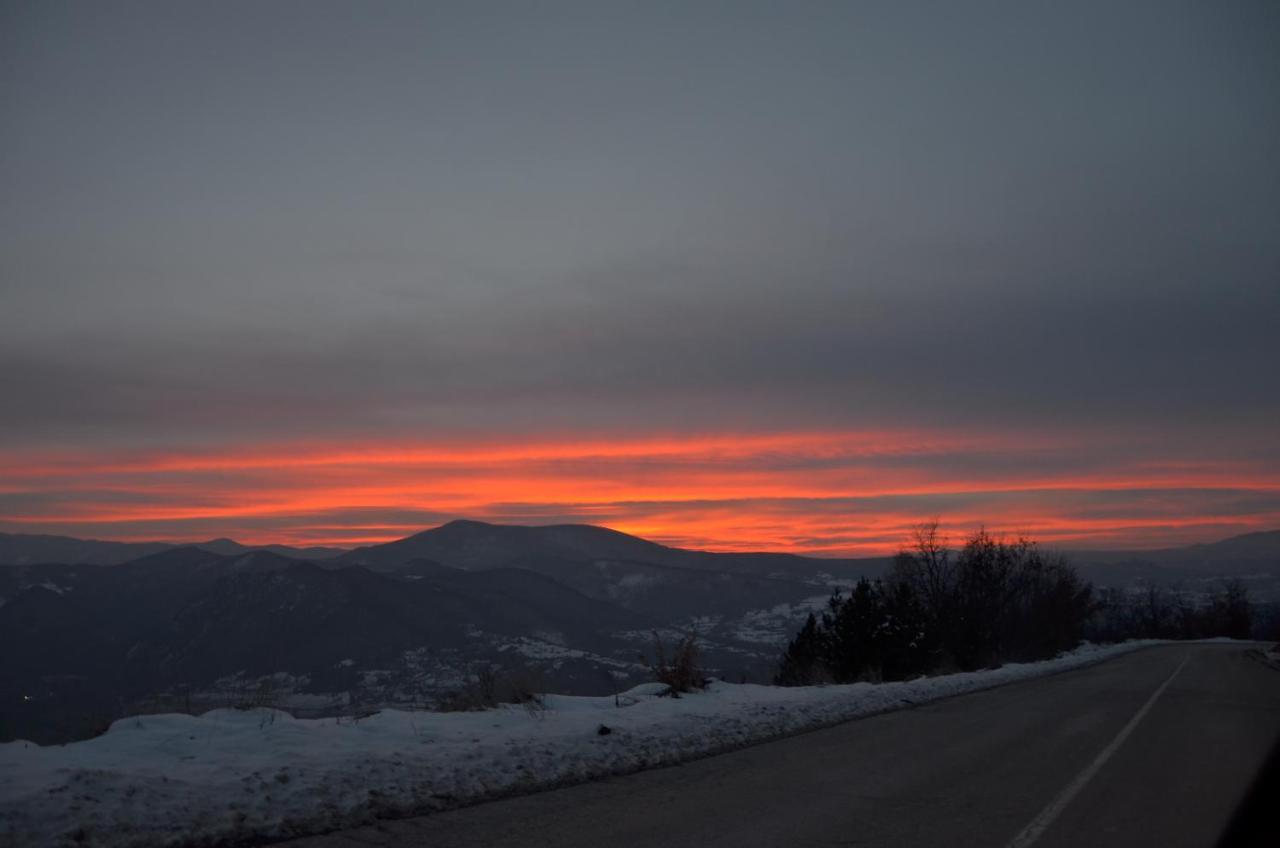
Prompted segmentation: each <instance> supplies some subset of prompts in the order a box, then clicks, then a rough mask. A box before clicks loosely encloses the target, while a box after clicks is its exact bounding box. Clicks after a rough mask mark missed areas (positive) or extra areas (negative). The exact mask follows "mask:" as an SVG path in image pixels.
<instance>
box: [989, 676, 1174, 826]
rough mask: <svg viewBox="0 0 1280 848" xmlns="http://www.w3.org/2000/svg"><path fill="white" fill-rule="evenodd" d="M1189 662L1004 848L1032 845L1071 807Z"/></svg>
mask: <svg viewBox="0 0 1280 848" xmlns="http://www.w3.org/2000/svg"><path fill="white" fill-rule="evenodd" d="M1190 659H1191V654H1187V655H1186V656H1185V657H1183V658H1182V663H1181V664H1180V665H1179V666H1178V667H1177V668H1175V669H1174V670H1173V674H1171V675H1169V677H1168V679H1167V680H1165V682H1164V683H1161V684H1160V688H1159V689H1157V690H1156V691H1155V692H1154V693H1152V695H1151V697H1150V698H1148V699H1147V702H1146V703H1145V704H1143V705H1142V708H1141V709H1140V710H1138V712H1137V713H1135V714H1134V716H1133V718H1131V719H1129V723H1128V724H1126V725H1125V726H1124V727H1123V728H1121V729H1120V732H1119V733H1117V734H1116V738H1115V739H1112V740H1111V744H1109V745H1107V747H1105V748H1103V749H1102V752H1101V753H1099V754H1098V756H1096V757H1094V759H1093V762H1091V763H1089V765H1088V766H1087V767H1086V768H1085V770H1084V771H1082V772H1080V773H1079V774H1078V775H1076V779H1075V780H1073V781H1071V782H1070V783H1069V784H1067V788H1066V789H1064V790H1062V791H1061V792H1060V793H1058V797H1056V798H1054V799H1053V801H1051V802H1050V803H1049V806H1047V807H1045V808H1044V809H1043V810H1041V811H1040V815H1038V816H1036V817H1035V818H1034V819H1032V820H1031V824H1029V825H1027V826H1026V827H1024V828H1023V829H1022V832H1021V833H1019V834H1018V835H1017V836H1015V837H1013V839H1012V840H1011V841H1010V842H1009V844H1008V845H1007V846H1005V848H1028V846H1030V845H1033V844H1035V841H1036V840H1037V839H1039V838H1040V835H1041V834H1043V833H1044V832H1045V830H1046V829H1048V827H1049V825H1051V824H1053V821H1054V819H1056V818H1057V817H1058V816H1059V814H1061V813H1062V811H1063V810H1065V809H1066V807H1067V805H1068V804H1070V803H1071V799H1073V798H1075V797H1076V795H1078V794H1080V790H1081V789H1084V787H1085V786H1086V785H1087V784H1088V783H1089V781H1090V780H1092V779H1093V776H1094V775H1095V774H1097V773H1098V770H1099V769H1101V768H1102V767H1103V766H1104V765H1106V762H1107V760H1109V759H1111V756H1112V755H1113V754H1114V753H1115V752H1116V751H1118V750H1120V746H1121V745H1123V744H1124V740H1126V739H1128V738H1129V734H1130V733H1133V729H1134V728H1135V727H1137V726H1138V722H1140V721H1142V719H1143V717H1144V716H1145V715H1146V714H1147V713H1148V712H1150V711H1151V707H1152V706H1153V705H1154V704H1155V702H1156V700H1157V699H1158V698H1159V697H1160V696H1161V695H1163V694H1164V690H1166V689H1168V688H1169V684H1170V683H1172V682H1173V678H1175V677H1177V676H1178V672H1180V671H1182V669H1183V666H1185V665H1186V664H1187V661H1188V660H1190Z"/></svg>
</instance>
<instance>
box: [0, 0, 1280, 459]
mask: <svg viewBox="0 0 1280 848" xmlns="http://www.w3.org/2000/svg"><path fill="white" fill-rule="evenodd" d="M6 16H7V17H6V20H5V25H4V26H0V30H3V31H4V33H5V34H4V35H3V36H2V37H3V38H4V39H5V41H4V43H3V45H2V47H3V49H2V50H0V55H3V56H4V57H5V58H4V68H5V72H4V74H3V75H2V79H0V89H2V92H0V93H2V95H3V96H2V97H0V120H3V122H4V125H5V126H6V127H9V128H12V131H11V132H10V133H8V134H7V138H6V140H5V141H4V142H3V144H0V177H2V178H3V180H4V184H5V185H6V191H5V192H4V193H3V194H4V198H3V199H2V200H0V287H2V288H0V296H2V297H3V303H4V309H3V310H0V391H3V394H4V397H5V399H6V407H7V411H6V414H5V415H4V416H3V417H0V438H3V439H4V441H5V442H6V443H7V444H9V445H12V446H17V447H22V446H25V445H35V444H39V443H42V442H64V443H65V442H71V443H76V444H98V443H100V444H104V445H105V444H118V443H119V444H124V443H145V444H149V443H154V442H164V441H181V440H184V439H186V440H192V441H211V440H237V439H250V438H256V437H262V438H278V437H280V436H287V435H293V434H320V435H328V434H336V435H361V434H372V435H377V434H382V433H387V432H393V431H395V432H409V433H417V434H424V433H425V434H430V433H432V432H435V431H437V430H439V431H444V430H448V431H458V430H473V429H482V430H484V429H488V430H494V431H500V430H505V431H520V430H546V429H565V428H571V427H576V428H578V429H591V428H600V429H618V428H622V429H626V428H631V429H643V428H644V427H666V428H672V427H682V426H689V427H695V428H708V427H712V428H714V427H723V426H725V425H726V424H731V425H732V426H734V427H739V428H768V427H780V426H786V427H807V426H860V425H866V424H871V423H885V422H889V423H897V424H905V425H917V426H938V425H941V424H948V423H950V424H965V425H978V426H982V425H988V426H994V425H1001V426H1011V425H1017V426H1021V425H1026V426H1039V427H1059V428H1064V429H1072V428H1076V427H1085V426H1088V427H1098V426H1106V425H1114V426H1117V427H1124V428H1128V429H1130V430H1133V429H1137V430H1142V429H1145V428H1160V429H1169V428H1172V429H1181V430H1183V431H1184V432H1185V433H1187V434H1188V435H1187V438H1186V441H1188V442H1194V440H1195V438H1198V437H1199V436H1200V435H1201V434H1202V433H1204V432H1205V431H1206V430H1209V431H1212V430H1213V428H1215V427H1222V428H1226V429H1227V430H1230V431H1231V432H1247V433H1261V432H1265V428H1266V426H1267V425H1268V422H1273V421H1274V419H1275V416H1276V415H1277V413H1280V400H1277V398H1280V392H1277V391H1276V389H1277V388H1278V386H1277V380H1276V376H1275V368H1274V363H1275V362H1276V361H1280V336H1278V335H1277V334H1276V332H1275V327H1276V326H1277V323H1278V319H1280V287H1277V286H1276V285H1275V280H1276V279H1280V204H1277V202H1276V200H1275V198H1276V197H1277V196H1280V192H1278V191H1277V189H1280V163H1278V161H1277V159H1276V155H1275V150H1276V148H1275V139H1276V138H1277V137H1280V106H1278V105H1277V102H1276V100H1275V98H1274V91H1273V90H1272V89H1273V88H1274V85H1273V83H1274V80H1275V79H1277V78H1280V59H1278V58H1277V57H1280V35H1278V33H1280V20H1277V17H1276V11H1275V9H1274V8H1271V7H1270V6H1269V5H1267V4H1252V3H1244V2H1241V3H1225V4H1215V6H1214V7H1213V8H1204V7H1192V6H1186V7H1182V6H1171V5H1169V4H1164V3H1158V4H1157V3H1153V4H1128V5H1126V6H1125V7H1124V8H1116V7H1115V6H1114V4H1096V5H1094V4H1084V5H1079V4H1073V5H1072V6H1070V7H1063V8H1060V9H1044V8H1036V9H1030V8H1027V7H1025V6H1024V5H1023V4H993V5H991V6H989V7H987V8H984V9H982V10H977V9H973V8H965V9H963V10H961V9H958V8H953V7H952V5H951V4H940V5H939V6H936V7H933V8H930V9H928V10H927V11H925V10H924V7H917V8H913V9H901V8H898V6H897V4H866V5H858V6H846V4H830V5H823V4H819V5H814V6H810V7H806V8H805V9H804V10H784V9H783V8H782V7H781V6H767V5H760V6H756V5H750V6H747V5H744V4H733V5H732V6H731V7H716V6H715V5H707V6H703V7H700V8H698V9H696V10H691V9H689V8H687V7H686V5H685V4H678V5H673V6H670V7H655V6H645V7H644V9H643V11H637V10H636V9H632V8H624V7H614V6H608V5H600V4H590V5H588V6H584V7H581V8H573V7H569V6H565V7H562V8H561V9H558V10H556V11H547V10H539V11H534V10H532V9H530V8H525V7H524V6H523V4H517V5H516V6H513V7H490V8H487V9H477V8H476V7H475V6H473V5H472V4H465V5H458V6H455V7H449V6H447V5H432V6H430V7H423V6H420V5H418V4H399V3H386V4H377V5H376V6H374V7H372V8H370V9H360V10H358V11H357V10H355V9H353V8H352V7H350V6H348V5H346V4H317V3H307V4H299V5H293V4H287V3H278V4H270V5H268V6H262V5H260V4H217V6H216V8H210V7H205V6H200V5H182V4H179V5H175V4H161V3H155V4H148V3H142V4H124V5H113V6H112V7H111V8H107V7H86V6H84V5H82V4H81V5H66V6H64V5H61V4H56V3H55V4H39V5H37V6H22V7H9V8H8V11H7V12H6ZM1260 438H1261V437H1259V438H1258V439H1255V444H1256V445H1257V450H1259V451H1264V452H1265V451H1268V450H1269V449H1268V448H1267V447H1266V444H1268V443H1269V442H1268V443H1264V442H1262V441H1260V440H1259V439H1260Z"/></svg>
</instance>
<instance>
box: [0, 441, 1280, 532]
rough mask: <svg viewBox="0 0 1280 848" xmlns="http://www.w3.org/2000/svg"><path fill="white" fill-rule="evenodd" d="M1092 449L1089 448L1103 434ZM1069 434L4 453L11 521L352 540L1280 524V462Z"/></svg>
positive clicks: (0, 525) (43, 527)
mask: <svg viewBox="0 0 1280 848" xmlns="http://www.w3.org/2000/svg"><path fill="white" fill-rule="evenodd" d="M1092 447H1093V448H1095V449H1096V445H1094V446H1092ZM1085 448H1086V446H1085V445H1083V444H1080V443H1073V442H1072V440H1070V439H1067V438H1062V437H1046V436H1040V435H1036V436H1029V435H1010V434H989V435H981V434H971V433H949V432H925V431H897V432H895V431H855V432H843V433H842V432H795V433H785V432H784V433H768V434H759V433H754V434H696V435H694V436H691V437H688V438H679V437H675V436H671V435H665V436H659V437H650V438H638V437H625V438H621V437H620V438H618V439H616V440H613V441H606V440H601V439H599V438H594V439H582V440H574V439H570V438H565V439H559V440H551V439H544V440H530V441H524V442H521V441H518V440H515V439H512V440H510V441H502V442H499V441H496V440H489V441H481V440H476V439H453V440H439V441H424V440H399V441H395V442H387V441H378V442H372V441H370V442H359V441H354V442H349V443H320V442H310V443H294V444H278V445H265V444H260V445H252V446H246V447H243V448H238V449H228V450H222V451H211V450H208V449H206V450H191V451H187V452H183V451H164V452H146V451H134V452H126V453H119V452H117V453H113V454H111V455H109V456H107V455H101V456H99V455H93V454H89V453H84V452H81V453H75V452H55V451H50V452H45V453H43V454H40V453H31V452H28V453H25V454H23V455H10V456H5V457H3V460H2V461H0V494H2V495H3V496H5V497H6V500H5V501H4V502H5V503H7V504H21V507H18V508H14V507H11V508H9V509H8V510H6V512H5V513H4V514H3V515H2V516H0V529H5V530H20V529H25V530H28V531H36V532H47V533H58V534H70V535H78V536H93V537H96V538H104V539H118V540H143V539H165V540H175V541H197V540H203V539H208V538H212V537H217V536H229V537H233V538H236V539H239V540H240V541H243V542H247V543H269V542H277V543H288V544H300V545H301V544H309V545H339V546H353V545H360V544H369V543H375V542H382V541H388V540H391V539H395V538H400V537H403V536H406V535H410V534H412V533H415V532H418V531H420V530H422V529H425V528H427V527H431V526H434V525H436V524H439V523H442V522H444V521H447V520H450V519H453V518H461V517H466V518H475V519H482V520H492V521H498V522H509V523H531V524H545V523H558V522H583V523H595V524H602V525H605V526H609V527H612V528H615V529H618V530H622V531H624V532H628V533H634V534H637V535H641V536H645V537H647V538H651V539H655V540H657V541H662V542H666V543H669V544H674V545H680V546H685V547H693V548H702V549H709V550H778V551H793V552H804V553H813V554H819V555H874V554H883V553H889V552H892V551H894V550H896V549H897V547H898V546H899V545H900V544H901V542H902V540H903V539H904V538H905V536H906V535H907V533H908V532H909V530H910V528H911V527H912V526H913V525H914V524H916V523H918V522H919V521H921V520H922V519H924V518H928V517H932V516H937V517H940V518H941V519H942V520H943V522H944V524H946V525H947V526H948V527H949V528H952V529H954V530H955V531H957V532H960V531H963V530H967V529H971V528H973V527H975V526H977V525H979V524H985V525H987V526H988V527H992V528H994V529H997V530H1000V531H1002V532H1010V533H1026V534H1029V535H1032V536H1035V537H1036V538H1039V539H1042V540H1044V541H1045V542H1048V543H1052V544H1061V545H1065V546H1071V545H1080V546H1089V547H1100V546H1108V547H1134V546H1143V545H1152V544H1168V543H1177V542H1192V541H1205V540H1211V539H1216V538H1220V537H1223V536H1226V535H1230V534H1232V533H1236V532H1244V531H1248V530H1253V529H1263V528H1267V527H1270V526H1274V525H1275V524H1276V523H1280V509H1278V508H1277V496H1278V495H1280V474H1277V473H1276V469H1274V468H1269V467H1265V466H1260V465H1259V464H1258V463H1256V462H1247V461H1243V460H1238V459H1237V460H1233V459H1216V460H1213V461H1188V460H1185V459H1180V460H1167V461H1161V460H1158V459H1154V458H1151V457H1147V456H1143V455H1141V454H1140V453H1137V452H1135V453H1133V454H1132V456H1131V458H1130V459H1129V460H1128V461H1124V462H1117V461H1115V459H1114V457H1113V456H1111V455H1110V454H1107V458H1105V459H1097V460H1090V459H1089V457H1090V456H1091V455H1093V454H1091V453H1090V451H1089V450H1086V449H1085Z"/></svg>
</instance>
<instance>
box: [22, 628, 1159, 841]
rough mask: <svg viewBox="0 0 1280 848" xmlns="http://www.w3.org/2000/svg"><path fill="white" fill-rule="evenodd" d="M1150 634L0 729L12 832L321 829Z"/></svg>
mask: <svg viewBox="0 0 1280 848" xmlns="http://www.w3.org/2000/svg"><path fill="white" fill-rule="evenodd" d="M1150 644H1158V643H1156V642H1150V641H1144V642H1128V643H1125V644H1121V645H1107V646H1095V645H1086V646H1084V647H1082V648H1079V649H1077V650H1076V651H1073V652H1071V653H1069V654H1065V655H1063V656H1060V657H1058V658H1057V659H1053V660H1048V661H1045V662H1038V663H1027V664H1011V665H1006V666H1004V667H1002V668H999V669H992V670H985V671H977V672H968V673H960V674H950V675H945V676H940V677H931V678H921V679H919V680H913V681H905V682H898V683H882V684H870V683H855V684H849V685H840V686H812V687H797V688H779V687H773V686H760V685H753V684H742V685H739V684H729V683H722V682H718V681H717V682H714V683H712V684H711V686H710V687H709V689H708V691H707V692H705V693H699V694H693V695H686V696H684V697H681V698H679V699H672V698H669V697H666V698H664V697H658V693H659V692H660V691H661V690H662V689H663V688H664V687H661V686H659V685H657V684H645V685H642V686H638V687H636V688H635V689H631V690H629V691H628V692H626V693H624V694H623V695H622V696H620V698H619V704H620V706H618V705H615V703H614V698H613V697H611V696H610V697H603V698H589V697H571V696H558V695H548V696H546V708H545V709H543V710H529V709H527V708H525V707H504V708H502V709H497V710H489V711H485V712H476V713H427V712H403V711H399V710H386V711H383V712H381V713H378V714H376V715H373V716H370V717H368V718H364V719H360V720H358V721H354V720H351V719H338V720H335V719H295V718H293V717H292V716H290V715H288V714H287V713H282V712H278V711H272V710H266V709H259V710H248V711H237V710H213V711H211V712H208V713H205V714H204V715H202V716H189V715H178V714H168V715H150V716H140V717H136V718H126V719H121V720H120V721H117V722H115V723H114V724H112V726H111V728H110V729H109V730H108V731H107V732H106V733H105V734H104V735H102V736H99V737H97V738H96V739H89V740H86V741H83V742H75V743H72V744H69V745H63V746H48V747H41V746H38V745H34V744H31V743H29V742H22V741H18V742H10V743H6V744H0V843H3V844H5V845H9V844H11V843H13V844H17V845H42V846H43V845H48V846H54V845H68V846H73V845H85V844H89V845H101V846H151V845H207V844H213V843H219V842H223V841H229V842H236V841H242V840H244V841H247V840H249V839H262V838H270V837H281V838H283V837H286V836H292V835H299V834H304V833H315V832H320V831H324V830H331V829H336V828H339V827H347V826H353V825H356V824H361V823H365V822H368V821H369V820H371V819H372V818H375V817H378V816H386V815H395V814H407V813H412V812H417V813H421V812H428V811H431V810H436V809H444V808H448V807H453V806H457V805H460V804H463V803H468V802H473V801H477V800H481V799H485V798H489V797H494V796H499V795H503V794H509V793H513V792H520V791H528V790H532V789H535V788H540V787H547V786H552V785H557V784H563V783H570V782H576V781H580V780H585V779H589V778H592V777H599V776H604V775H609V774H618V773H624V772H630V771H635V770H638V769H642V768H646V767H650V766H656V765H663V764H669V763H674V762H678V761H681V760H687V759H691V758H694V757H698V756H703V755H706V754H711V753H715V752H717V751H724V750H728V749H731V748H735V747H739V746H742V745H745V744H749V743H752V742H759V741H763V740H766V739H769V738H773V737H777V736H781V735H784V734H789V733H795V732H798V731H801V730H806V729H810V728H815V727H819V726H822V725H826V724H831V723H834V722H838V721H844V720H846V719H851V718H856V717H858V716H865V715H870V714H873V713H877V712H883V711H886V710H892V709H897V708H901V707H905V706H910V705H914V704H920V703H922V702H926V701H932V700H936V699H938V698H944V697H947V696H950V695H958V694H961V693H964V692H971V691H975V690H978V689H985V688H989V687H992V686H999V685H1001V684H1004V683H1011V682H1014V681H1017V680H1024V679H1027V678H1031V677H1037V676H1041V675H1045V674H1051V673H1054V672H1058V671H1066V670H1068V669H1072V668H1078V667H1080V666H1083V665H1088V664H1091V663H1095V662H1099V661H1101V660H1104V659H1107V658H1110V657H1113V656H1116V655H1118V654H1122V653H1127V652H1129V651H1132V650H1134V649H1136V648H1140V647H1144V646H1146V645H1150ZM602 725H603V726H607V727H608V729H609V732H608V733H603V735H602V730H601V727H602Z"/></svg>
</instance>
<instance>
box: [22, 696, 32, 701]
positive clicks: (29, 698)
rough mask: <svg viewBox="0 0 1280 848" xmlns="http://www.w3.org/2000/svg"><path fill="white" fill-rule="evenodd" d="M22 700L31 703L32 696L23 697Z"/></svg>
mask: <svg viewBox="0 0 1280 848" xmlns="http://www.w3.org/2000/svg"><path fill="white" fill-rule="evenodd" d="M22 700H24V701H30V700H31V696H30V695H23V696H22Z"/></svg>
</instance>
